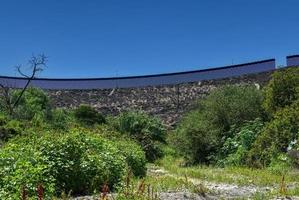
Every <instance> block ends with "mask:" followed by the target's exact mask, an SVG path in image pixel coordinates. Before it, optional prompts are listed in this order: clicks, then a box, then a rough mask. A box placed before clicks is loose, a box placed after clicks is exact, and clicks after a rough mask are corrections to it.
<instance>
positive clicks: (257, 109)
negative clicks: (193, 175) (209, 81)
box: [171, 85, 263, 163]
mask: <svg viewBox="0 0 299 200" xmlns="http://www.w3.org/2000/svg"><path fill="white" fill-rule="evenodd" d="M262 100H263V98H262V94H261V92H260V91H259V90H257V89H256V87H254V86H236V85H235V86H224V87H222V88H219V89H216V90H215V91H213V92H212V93H211V94H210V95H209V96H208V97H207V98H205V99H204V100H201V101H200V102H199V104H198V107H197V108H196V109H195V110H194V111H192V112H190V113H189V114H187V115H186V116H185V117H184V118H183V120H182V121H181V122H180V124H179V126H178V128H177V129H176V131H175V132H174V134H173V135H172V136H171V137H172V139H171V141H173V142H172V145H173V146H174V147H175V148H178V151H179V152H180V153H181V154H183V155H184V156H185V158H186V159H187V161H188V162H189V163H199V162H204V163H211V162H214V161H215V160H217V152H218V151H219V150H220V148H221V147H222V145H223V143H224V141H225V139H226V138H227V137H231V135H230V134H231V133H229V130H230V129H231V127H232V125H235V126H236V127H240V126H242V124H243V123H244V122H245V121H250V120H254V119H256V118H258V117H260V116H263V109H262Z"/></svg>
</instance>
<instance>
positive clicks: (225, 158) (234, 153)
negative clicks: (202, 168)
mask: <svg viewBox="0 0 299 200" xmlns="http://www.w3.org/2000/svg"><path fill="white" fill-rule="evenodd" d="M263 126H264V123H263V122H262V120H261V119H259V118H257V119H255V120H253V121H248V122H245V123H244V125H242V126H241V127H235V126H233V127H232V128H231V130H230V131H229V135H231V136H230V137H228V138H227V139H226V140H225V142H224V145H223V146H222V148H221V150H220V151H219V154H220V156H219V160H218V162H217V163H218V165H220V166H227V165H233V166H241V165H245V164H246V158H247V154H248V151H249V150H250V149H251V146H252V144H253V143H254V142H255V140H256V138H257V136H258V135H260V133H261V130H262V128H263Z"/></svg>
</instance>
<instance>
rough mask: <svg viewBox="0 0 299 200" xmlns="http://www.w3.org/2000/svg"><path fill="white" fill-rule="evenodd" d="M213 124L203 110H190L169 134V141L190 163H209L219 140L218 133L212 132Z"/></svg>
mask: <svg viewBox="0 0 299 200" xmlns="http://www.w3.org/2000/svg"><path fill="white" fill-rule="evenodd" d="M211 126H212V124H211V123H209V121H208V120H207V118H206V117H205V115H204V113H202V111H201V110H196V111H193V112H190V113H188V114H187V115H186V116H185V117H184V119H183V120H182V121H181V123H180V124H179V126H178V127H177V129H176V130H175V131H173V132H172V133H171V134H170V135H169V139H168V141H169V142H170V144H171V145H172V147H173V148H175V149H176V150H177V152H178V153H179V154H180V155H182V156H184V157H185V159H186V161H187V162H188V164H194V163H208V162H210V161H211V157H210V155H212V154H213V153H215V150H216V146H217V140H218V138H217V135H218V133H215V132H211V131H212V130H213V129H214V128H212V127H211ZM208 130H209V131H208Z"/></svg>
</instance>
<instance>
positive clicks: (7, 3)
mask: <svg viewBox="0 0 299 200" xmlns="http://www.w3.org/2000/svg"><path fill="white" fill-rule="evenodd" d="M298 13H299V1H298V0H225V1H224V0H43V1H41V0H35V1H33V0H26V1H21V0H18V1H17V0H2V1H1V2H0V75H15V74H16V72H15V70H14V66H15V65H17V64H24V63H26V62H27V60H28V59H29V58H30V56H31V55H32V54H33V53H34V54H38V53H41V52H43V53H45V54H46V55H47V56H48V57H49V62H48V68H47V69H46V70H45V71H44V72H42V74H41V75H40V77H109V76H116V75H117V76H125V75H141V74H155V73H165V72H175V71H185V70H194V69H203V68H209V67H217V66H223V65H230V64H231V63H234V64H236V63H243V62H249V61H254V60H260V59H268V58H274V57H275V58H277V59H278V64H285V60H284V57H285V56H286V55H290V54H299V14H298Z"/></svg>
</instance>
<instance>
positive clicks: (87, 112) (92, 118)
mask: <svg viewBox="0 0 299 200" xmlns="http://www.w3.org/2000/svg"><path fill="white" fill-rule="evenodd" d="M74 115H75V118H76V119H77V120H78V121H79V122H80V123H82V124H85V125H94V124H96V123H97V124H102V123H105V118H104V116H103V115H101V114H100V113H98V112H97V111H96V110H95V109H94V108H92V107H90V106H88V105H80V106H79V107H78V108H76V109H75V110H74Z"/></svg>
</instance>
